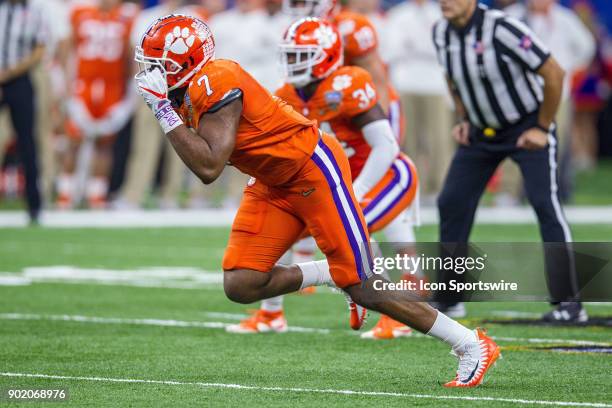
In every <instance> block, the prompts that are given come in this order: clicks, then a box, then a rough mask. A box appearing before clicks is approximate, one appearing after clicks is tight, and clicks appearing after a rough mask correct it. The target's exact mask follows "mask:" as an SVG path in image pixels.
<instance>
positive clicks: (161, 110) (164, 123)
mask: <svg viewBox="0 0 612 408" xmlns="http://www.w3.org/2000/svg"><path fill="white" fill-rule="evenodd" d="M136 86H137V89H138V93H139V94H140V95H141V96H142V97H143V99H144V101H145V103H146V104H147V105H148V106H149V108H151V110H152V111H153V114H154V115H155V118H156V119H157V121H158V122H159V125H160V126H161V128H162V129H163V130H164V133H165V134H168V133H170V132H171V131H172V130H174V129H176V128H177V127H179V126H180V125H182V124H183V121H182V120H181V118H180V116H179V115H178V113H176V111H175V110H174V109H173V108H172V103H171V102H170V100H169V99H168V84H167V83H166V78H165V77H164V75H163V74H162V72H161V70H160V69H159V68H154V69H152V70H145V71H141V72H139V73H138V74H137V75H136Z"/></svg>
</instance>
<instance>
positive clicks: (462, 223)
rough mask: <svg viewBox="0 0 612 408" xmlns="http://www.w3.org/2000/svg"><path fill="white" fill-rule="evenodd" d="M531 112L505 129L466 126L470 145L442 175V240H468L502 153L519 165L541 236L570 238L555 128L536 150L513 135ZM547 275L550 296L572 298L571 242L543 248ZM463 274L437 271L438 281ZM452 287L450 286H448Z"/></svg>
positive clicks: (530, 121)
mask: <svg viewBox="0 0 612 408" xmlns="http://www.w3.org/2000/svg"><path fill="white" fill-rule="evenodd" d="M536 120H537V119H536V117H535V116H534V115H531V116H529V117H528V118H526V119H525V120H524V121H522V122H521V123H520V124H519V125H516V126H514V127H513V128H512V129H508V130H506V131H498V132H497V134H496V136H494V137H493V138H487V137H486V136H484V134H483V132H482V131H481V130H479V129H474V128H473V129H472V130H471V132H470V145H469V146H460V147H459V148H458V150H457V152H456V153H455V156H454V158H453V161H452V163H451V166H450V168H449V171H448V174H447V176H446V181H445V183H444V187H443V189H442V192H441V193H440V196H439V197H438V210H439V212H440V242H443V243H455V242H457V243H465V242H467V241H468V239H469V236H470V231H471V229H472V224H473V222H474V214H475V212H476V208H477V206H478V202H479V200H480V197H481V196H482V194H483V192H484V189H485V187H486V185H487V182H488V181H489V179H490V178H491V176H492V175H493V173H494V172H495V170H496V169H497V166H498V165H499V164H500V163H501V162H502V161H503V160H504V159H506V158H510V159H512V160H514V161H515V162H516V163H517V164H518V166H519V167H520V170H521V173H522V176H523V182H524V186H525V191H526V193H527V198H528V200H529V202H530V204H531V206H532V207H533V209H534V210H535V212H536V215H537V218H538V222H539V226H540V234H541V236H542V240H543V241H544V242H568V243H569V242H571V233H570V230H569V227H568V225H567V222H566V220H565V216H564V215H563V211H562V209H561V206H560V204H559V198H558V193H557V180H558V178H557V151H556V146H557V138H556V132H555V131H554V130H553V131H551V133H550V135H549V145H548V147H547V148H545V149H542V150H538V151H528V150H524V149H518V148H517V147H516V141H517V139H518V137H519V136H520V135H521V133H523V131H525V130H526V129H529V128H531V127H532V126H533V125H534V124H535V123H536ZM455 255H457V254H455ZM545 264H546V273H547V281H548V286H549V291H550V295H551V299H552V300H553V302H559V301H566V300H568V301H569V300H576V299H577V288H576V286H577V285H576V281H575V266H574V260H573V256H572V254H571V247H570V245H555V246H553V247H547V248H546V250H545ZM462 276H463V275H457V274H455V273H452V272H450V273H441V274H440V276H439V279H440V280H441V281H449V280H450V279H457V280H461V278H462ZM449 292H450V291H449ZM437 300H438V301H440V302H442V303H444V304H449V305H451V304H455V303H457V302H459V301H461V296H460V294H456V293H454V292H453V293H444V294H438V299H437Z"/></svg>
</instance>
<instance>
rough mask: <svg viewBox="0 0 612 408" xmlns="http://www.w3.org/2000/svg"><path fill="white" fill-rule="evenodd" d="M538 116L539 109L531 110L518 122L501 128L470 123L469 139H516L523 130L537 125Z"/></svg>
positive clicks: (490, 140) (503, 141)
mask: <svg viewBox="0 0 612 408" xmlns="http://www.w3.org/2000/svg"><path fill="white" fill-rule="evenodd" d="M538 116H539V111H535V112H532V113H530V114H528V115H527V116H525V117H523V118H522V119H521V120H519V121H518V122H516V123H513V124H511V125H509V126H506V127H504V128H501V129H494V128H491V127H487V128H479V127H476V126H474V125H471V126H470V139H471V140H475V141H479V142H487V143H507V142H508V141H510V140H516V139H518V137H519V136H520V135H521V134H523V132H525V131H526V130H528V129H531V128H533V127H536V126H537V125H538Z"/></svg>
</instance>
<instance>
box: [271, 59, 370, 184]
mask: <svg viewBox="0 0 612 408" xmlns="http://www.w3.org/2000/svg"><path fill="white" fill-rule="evenodd" d="M276 95H277V96H279V97H280V98H282V99H284V100H285V101H287V103H289V104H290V105H291V106H293V107H294V108H295V109H296V110H297V111H298V112H301V113H302V114H303V115H305V116H306V117H308V118H310V119H314V120H317V121H318V123H319V126H320V127H321V129H322V130H323V131H325V132H327V133H331V134H333V135H335V136H336V138H337V139H338V140H339V141H340V142H341V143H342V145H343V146H344V148H345V152H346V153H347V156H348V158H349V163H350V166H351V175H352V177H353V179H355V178H356V177H357V176H358V175H359V173H360V172H361V169H362V168H363V166H364V164H365V162H366V160H367V159H368V156H369V155H370V151H371V150H372V149H371V148H370V145H369V144H368V143H367V141H366V140H365V138H364V137H363V134H362V133H361V129H359V128H358V127H356V126H355V125H353V123H352V119H353V118H354V117H355V116H357V115H359V114H361V113H364V112H367V111H368V110H370V109H372V108H373V107H374V105H376V103H377V101H378V98H377V96H376V91H375V90H374V85H373V83H372V78H371V77H370V74H369V73H368V72H367V71H366V70H364V69H362V68H359V67H349V66H344V67H341V68H340V69H338V70H337V71H335V72H334V73H332V74H331V75H330V76H328V77H327V78H325V79H324V80H323V81H321V82H320V83H319V85H318V87H317V90H316V91H315V93H314V94H313V95H312V97H310V98H309V99H308V100H305V99H304V98H303V97H302V96H301V95H300V92H299V91H298V90H296V89H295V88H294V87H293V86H292V85H289V84H285V85H283V86H282V87H281V88H279V89H278V90H277V91H276Z"/></svg>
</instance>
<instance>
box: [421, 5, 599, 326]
mask: <svg viewBox="0 0 612 408" xmlns="http://www.w3.org/2000/svg"><path fill="white" fill-rule="evenodd" d="M440 6H441V9H442V14H443V17H444V18H443V19H441V20H440V21H438V22H437V23H436V24H435V26H434V29H433V41H434V44H435V47H436V51H437V57H438V60H439V62H440V64H441V65H442V66H443V68H444V70H445V73H446V76H447V82H448V86H449V89H450V91H451V95H452V96H453V99H454V102H455V106H456V113H457V115H458V118H459V121H458V123H457V124H456V126H455V127H454V128H453V130H452V136H453V138H454V139H455V140H456V141H457V142H458V143H459V148H458V149H457V151H456V153H455V156H454V157H453V160H452V163H451V165H450V168H449V171H448V174H447V176H446V181H445V183H444V187H443V189H442V192H441V193H440V196H439V197H438V210H439V213H440V241H441V242H443V243H466V242H467V241H468V239H469V235H470V231H471V229H472V224H473V221H474V214H475V212H476V208H477V206H478V202H479V200H480V197H481V196H482V193H483V191H484V189H485V187H486V184H487V182H488V181H489V179H490V178H491V176H492V175H493V173H494V172H495V169H496V168H497V166H498V165H499V164H500V163H501V162H502V161H503V160H504V159H506V158H508V157H509V158H511V159H512V160H514V161H515V162H516V163H517V164H518V166H519V167H520V169H521V173H522V175H523V180H524V181H523V182H524V186H525V191H526V193H527V198H528V199H529V202H530V203H531V205H532V207H533V209H534V210H535V212H536V215H537V218H538V222H539V227H540V234H541V236H542V239H543V241H545V242H558V243H563V242H566V243H569V242H571V234H570V229H569V227H568V225H567V222H566V220H565V218H564V215H563V211H562V210H561V206H560V204H559V199H558V195H557V151H556V146H557V136H556V131H555V124H554V118H555V114H556V112H557V108H558V106H559V102H560V99H561V92H562V87H563V77H564V72H563V69H562V68H561V67H560V66H559V65H558V64H557V62H556V60H555V59H554V58H553V57H552V56H551V55H550V52H549V51H548V50H547V49H546V47H545V46H544V45H543V44H542V43H541V42H540V41H539V40H538V38H536V37H535V36H534V35H533V33H532V32H531V31H530V30H529V28H527V27H526V26H525V25H524V24H522V23H521V22H519V21H518V20H515V19H512V18H510V17H508V16H507V15H505V14H504V13H503V12H501V11H497V10H489V9H487V8H486V7H485V6H482V5H479V4H477V1H476V0H440ZM544 253H545V265H546V272H547V282H548V288H549V291H550V296H551V300H552V301H553V302H554V304H555V309H554V310H553V311H551V312H549V313H547V314H545V315H544V317H543V318H544V319H545V320H547V321H565V322H582V321H585V320H587V315H586V312H585V311H584V309H583V308H582V306H581V304H580V302H579V301H578V296H577V291H578V289H577V284H576V279H575V268H574V262H573V256H572V254H571V250H570V245H569V244H568V245H565V244H563V245H556V246H555V245H553V246H548V247H546V248H545V252H544ZM452 275H453V276H452V279H457V278H459V279H460V277H461V276H463V275H456V274H454V273H453V274H452ZM440 278H441V279H442V280H446V281H448V280H449V279H451V276H448V274H442V275H441V277H440ZM459 279H457V280H459ZM437 301H438V302H439V303H438V306H439V308H440V309H441V310H443V311H446V312H447V314H449V315H455V316H461V315H464V314H465V309H464V308H463V304H462V303H460V301H461V298H460V295H451V294H447V293H445V294H442V293H439V294H438V297H437Z"/></svg>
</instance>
